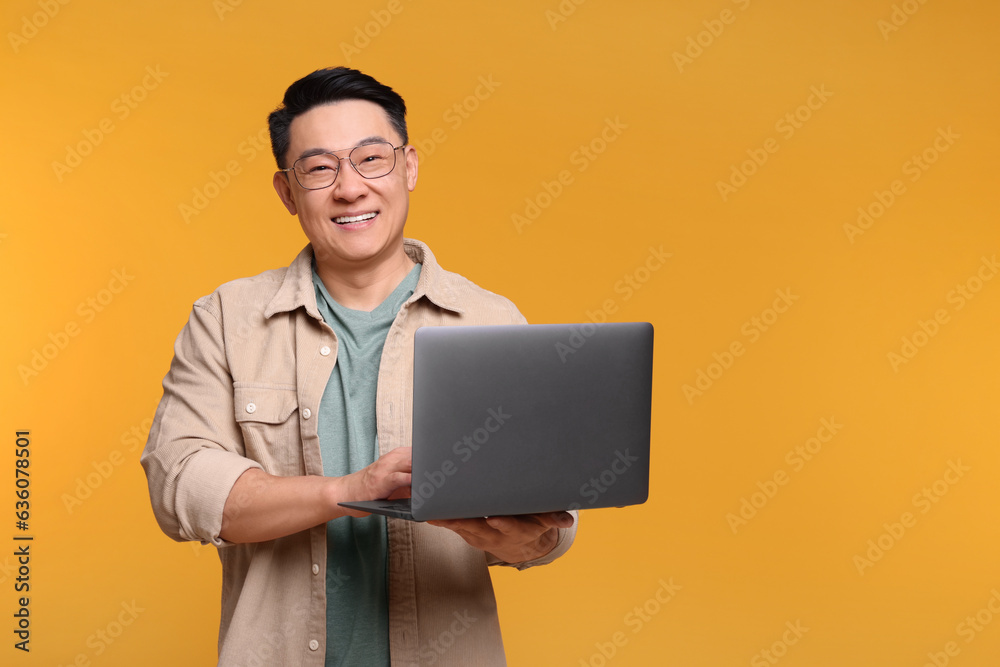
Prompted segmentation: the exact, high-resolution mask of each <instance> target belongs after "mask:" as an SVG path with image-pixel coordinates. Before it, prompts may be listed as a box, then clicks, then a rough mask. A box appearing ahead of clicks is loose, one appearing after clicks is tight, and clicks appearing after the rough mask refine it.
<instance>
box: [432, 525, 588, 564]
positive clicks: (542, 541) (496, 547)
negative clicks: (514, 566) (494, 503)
mask: <svg viewBox="0 0 1000 667" xmlns="http://www.w3.org/2000/svg"><path fill="white" fill-rule="evenodd" d="M427 523H429V524H431V525H432V526H440V527H442V528H448V529H449V530H453V531H455V532H456V533H458V534H459V535H461V537H462V539H464V540H465V541H466V542H468V543H469V544H470V545H471V546H474V547H475V548H477V549H482V550H483V551H485V552H487V553H489V554H492V555H493V556H496V557H497V558H499V559H500V560H502V561H503V562H505V563H521V562H524V561H528V560H534V559H535V558H541V557H542V556H544V555H545V554H547V553H549V552H550V551H552V549H554V548H555V546H556V541H557V539H558V536H559V533H558V529H559V528H569V527H570V526H572V525H573V515H572V514H570V513H568V512H548V513H546V514H522V515H520V516H493V517H489V518H486V519H448V520H444V521H428V522H427Z"/></svg>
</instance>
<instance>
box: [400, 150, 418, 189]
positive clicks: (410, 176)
mask: <svg viewBox="0 0 1000 667" xmlns="http://www.w3.org/2000/svg"><path fill="white" fill-rule="evenodd" d="M403 155H404V156H405V159H406V189H407V190H409V191H410V192H413V190H414V188H416V187H417V166H418V165H417V163H418V162H419V161H420V160H419V159H418V156H417V149H416V148H414V147H413V146H407V147H406V148H404V149H403Z"/></svg>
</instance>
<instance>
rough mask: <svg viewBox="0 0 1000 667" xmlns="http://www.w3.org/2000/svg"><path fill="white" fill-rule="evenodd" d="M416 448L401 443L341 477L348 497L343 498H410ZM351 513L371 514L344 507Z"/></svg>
mask: <svg viewBox="0 0 1000 667" xmlns="http://www.w3.org/2000/svg"><path fill="white" fill-rule="evenodd" d="M411 452H412V450H411V449H410V448H409V447H398V448H396V449H393V450H391V451H388V452H386V453H385V454H384V455H382V456H380V457H379V458H378V459H376V460H375V462H374V463H372V464H371V465H370V466H368V467H367V468H362V469H361V470H359V471H357V472H354V473H351V474H350V475H345V476H344V477H341V478H340V479H342V480H343V481H344V489H345V490H344V491H343V493H346V494H347V497H345V498H341V500H347V501H351V500H381V499H382V498H392V499H394V500H395V499H396V498H409V497H410V471H411V466H412V458H411V457H412V454H411ZM338 502H339V501H338ZM340 509H341V510H342V511H343V512H344V514H346V515H348V516H368V514H369V513H368V512H361V511H358V510H352V509H348V508H346V507H341V508H340Z"/></svg>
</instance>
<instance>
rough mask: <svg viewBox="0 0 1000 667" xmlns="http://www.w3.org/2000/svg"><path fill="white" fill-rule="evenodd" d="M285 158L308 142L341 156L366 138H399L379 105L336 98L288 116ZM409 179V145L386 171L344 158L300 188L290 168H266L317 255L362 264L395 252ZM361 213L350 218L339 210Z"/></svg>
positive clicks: (290, 159) (413, 160) (413, 156)
mask: <svg viewBox="0 0 1000 667" xmlns="http://www.w3.org/2000/svg"><path fill="white" fill-rule="evenodd" d="M289 134H290V144H289V149H288V155H287V156H286V164H287V165H288V166H289V167H290V166H291V165H292V163H294V162H295V160H297V159H298V158H299V157H301V156H302V155H303V154H305V153H307V152H309V151H315V150H316V149H319V150H322V151H328V152H335V153H336V155H338V156H339V157H345V158H346V157H347V155H348V153H350V149H352V148H354V147H355V146H358V145H359V144H362V143H370V142H371V141H388V142H390V143H391V144H392V145H393V146H398V145H399V144H400V143H401V138H400V136H399V135H398V134H397V133H396V131H395V130H394V129H393V128H392V125H391V123H390V122H389V117H388V115H387V114H386V113H385V110H383V109H382V107H380V106H378V105H377V104H375V103H373V102H368V101H365V100H344V101H341V102H336V103H334V104H327V105H323V106H318V107H315V108H313V109H310V110H309V111H307V112H306V113H304V114H302V115H300V116H297V117H296V118H295V120H293V121H292V125H291V128H290V130H289ZM416 185H417V151H416V149H414V148H413V147H412V146H407V147H406V148H403V149H400V150H399V151H396V166H395V168H394V169H393V170H392V172H391V173H389V174H388V175H386V176H382V177H381V178H374V179H366V178H363V177H362V176H361V174H359V173H358V172H357V171H356V170H355V169H354V167H352V166H351V165H350V163H349V162H348V161H347V160H343V161H342V162H341V163H340V174H339V175H338V176H337V180H336V181H334V183H333V185H331V186H330V187H328V188H324V189H322V190H306V189H304V188H302V187H301V186H300V185H299V184H298V182H297V181H296V180H295V176H294V175H293V174H291V173H290V172H286V173H281V172H278V173H276V174H275V176H274V189H275V190H276V191H277V192H278V196H279V197H281V201H282V202H283V203H284V204H285V207H286V208H287V209H288V212H289V213H291V214H292V215H298V217H299V222H300V223H301V225H302V230H303V231H304V232H305V234H306V236H307V237H308V238H309V241H310V242H311V243H312V246H313V250H314V252H315V254H316V260H317V262H319V263H321V264H326V265H330V266H342V267H348V266H355V267H363V266H365V265H370V264H372V263H378V262H380V261H387V260H390V259H393V258H395V257H396V253H400V252H402V248H403V225H404V224H405V223H406V214H407V211H408V209H409V201H410V194H409V193H410V192H412V191H413V189H414V188H415V187H416ZM357 216H363V218H364V219H362V220H360V221H357V222H348V221H347V218H354V217H357Z"/></svg>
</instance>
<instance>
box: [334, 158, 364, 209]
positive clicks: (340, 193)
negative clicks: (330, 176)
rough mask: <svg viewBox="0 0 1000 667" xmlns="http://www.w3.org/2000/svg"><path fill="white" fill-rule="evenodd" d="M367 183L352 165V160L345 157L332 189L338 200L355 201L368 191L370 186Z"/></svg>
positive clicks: (342, 159) (341, 161)
mask: <svg viewBox="0 0 1000 667" xmlns="http://www.w3.org/2000/svg"><path fill="white" fill-rule="evenodd" d="M365 181H366V179H365V178H364V177H363V176H362V175H361V174H359V173H358V170H357V169H355V168H354V165H353V164H351V161H350V159H349V158H346V157H345V158H341V159H340V170H339V172H338V173H337V180H335V181H334V182H333V186H332V187H331V188H330V189H331V190H332V191H333V192H332V194H333V195H334V196H335V197H337V198H338V199H347V200H348V201H353V200H354V199H357V198H358V197H360V196H362V195H363V194H365V193H366V192H367V191H368V184H367V183H366V182H365Z"/></svg>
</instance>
